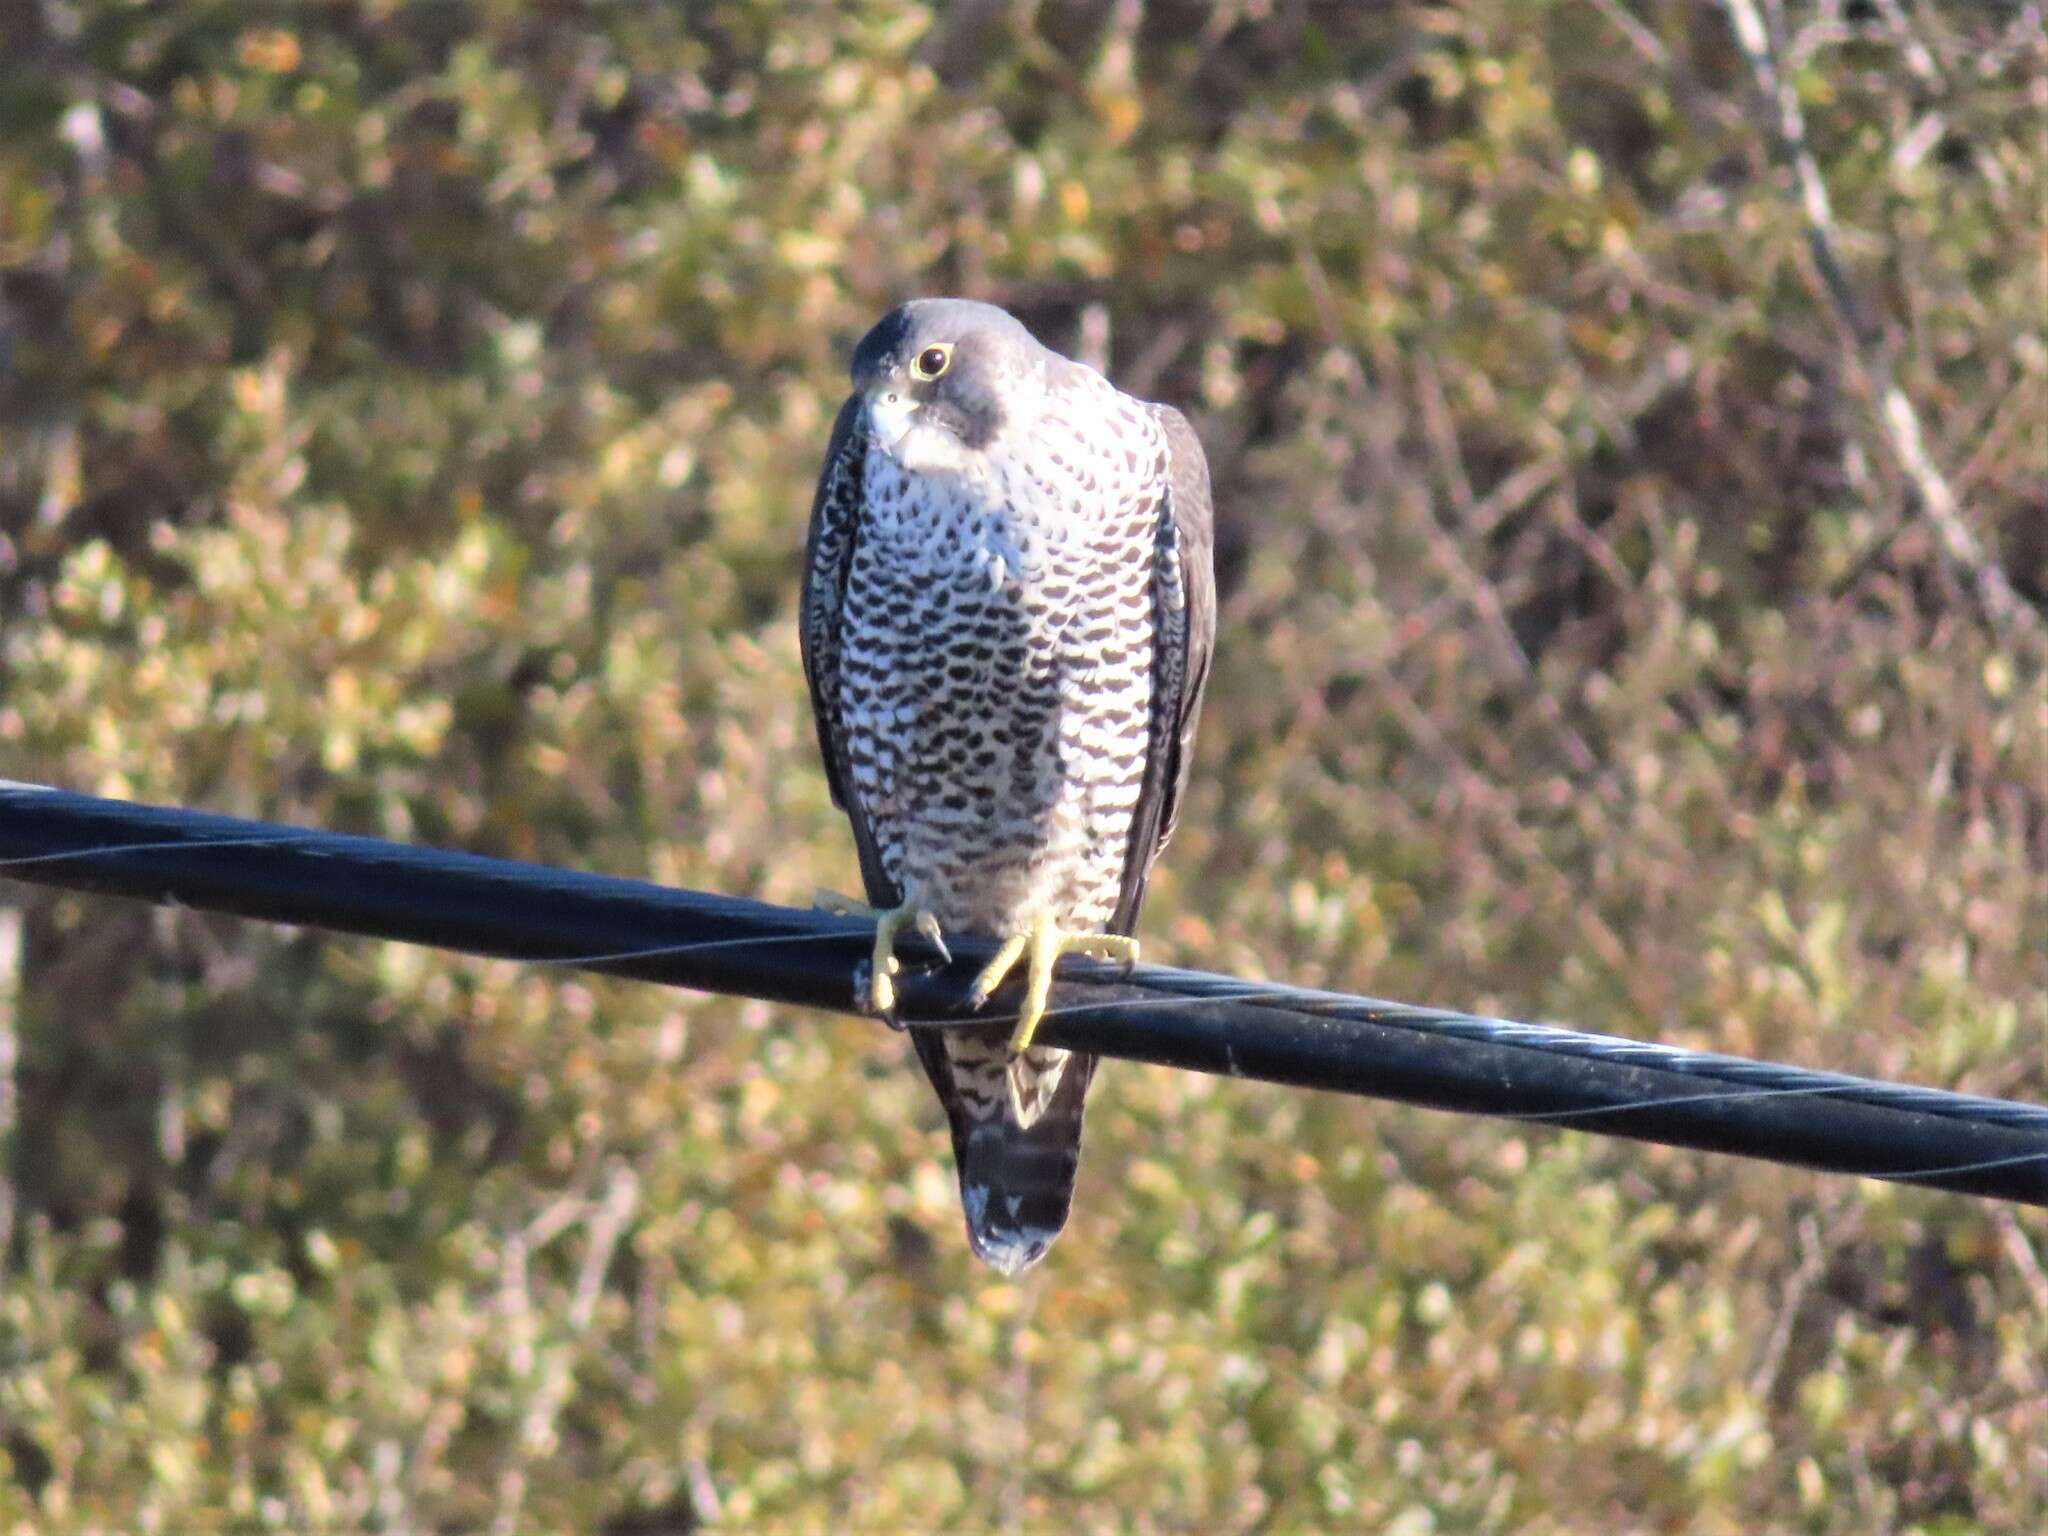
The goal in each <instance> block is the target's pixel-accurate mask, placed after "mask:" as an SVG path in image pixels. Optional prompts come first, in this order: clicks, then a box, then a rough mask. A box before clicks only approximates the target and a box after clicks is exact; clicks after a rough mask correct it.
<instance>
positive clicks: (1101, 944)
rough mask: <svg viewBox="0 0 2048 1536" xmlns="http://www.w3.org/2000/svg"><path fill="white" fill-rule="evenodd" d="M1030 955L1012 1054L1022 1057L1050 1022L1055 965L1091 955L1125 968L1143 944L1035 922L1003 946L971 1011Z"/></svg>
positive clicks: (978, 983) (976, 990) (979, 983)
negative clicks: (1048, 1008)
mask: <svg viewBox="0 0 2048 1536" xmlns="http://www.w3.org/2000/svg"><path fill="white" fill-rule="evenodd" d="M1027 950H1028V951H1029V952H1030V960H1029V961H1028V967H1029V968H1028V970H1027V972H1026V980H1025V990H1024V1007H1023V1011H1022V1012H1020V1013H1019V1014H1018V1016H1017V1029H1016V1032H1015V1033H1014V1034H1012V1035H1011V1036H1010V1054H1011V1055H1012V1056H1015V1055H1018V1054H1019V1053H1021V1052H1022V1051H1023V1050H1024V1048H1025V1047H1026V1046H1028V1045H1030V1044H1031V1037H1032V1036H1033V1035H1034V1034H1036V1033H1037V1032H1038V1021H1039V1020H1040V1019H1042V1018H1044V1017H1045V1000H1046V998H1047V997H1048V996H1050V995H1051V993H1052V968H1053V963H1054V962H1055V961H1057V960H1058V959H1059V957H1060V956H1061V955H1088V956H1090V957H1092V958H1093V959H1096V960H1121V961H1122V962H1123V963H1124V964H1125V965H1136V964H1137V963H1138V941H1137V940H1136V939H1127V938H1125V937H1124V936H1123V935H1122V934H1120V933H1068V932H1066V931H1065V930H1063V929H1062V928H1061V927H1060V925H1059V924H1058V923H1056V922H1054V921H1053V919H1052V918H1051V917H1050V916H1049V915H1046V914H1044V913H1041V914H1040V915H1039V916H1038V917H1037V918H1036V919H1035V920H1033V922H1032V924H1031V927H1030V928H1029V929H1028V930H1027V931H1025V932H1023V933H1017V934H1012V935H1011V936H1010V937H1009V938H1007V939H1005V940H1004V941H1003V947H1002V948H1001V949H999V950H997V951H996V954H995V958H994V959H993V960H991V961H989V963H988V964H987V965H986V966H984V967H983V968H982V972H981V974H980V975H979V976H977V977H975V978H974V985H973V986H972V987H971V988H969V989H968V993H967V1003H968V1006H969V1007H972V1008H979V1007H980V1006H981V1005H982V1004H983V1003H985V1002H987V1001H988V1000H989V997H990V996H991V995H992V994H993V993H994V992H995V989H996V988H997V987H999V986H1001V985H1002V984H1003V978H1004V977H1005V976H1008V975H1009V974H1010V972H1011V970H1012V969H1013V968H1015V966H1016V964H1017V960H1018V957H1019V956H1021V955H1023V954H1024V953H1025V952H1026V951H1027Z"/></svg>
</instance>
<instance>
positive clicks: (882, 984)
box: [857, 902, 953, 1013]
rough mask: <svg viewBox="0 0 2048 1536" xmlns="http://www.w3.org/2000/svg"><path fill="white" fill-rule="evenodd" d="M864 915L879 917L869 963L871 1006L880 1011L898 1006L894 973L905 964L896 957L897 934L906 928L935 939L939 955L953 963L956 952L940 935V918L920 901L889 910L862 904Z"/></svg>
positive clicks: (933, 941)
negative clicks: (954, 952)
mask: <svg viewBox="0 0 2048 1536" xmlns="http://www.w3.org/2000/svg"><path fill="white" fill-rule="evenodd" d="M857 910H858V911H859V912H860V914H861V915H862V916H867V915H870V914H872V915H873V917H874V919H875V953H874V959H873V961H872V963H871V964H870V965H869V966H868V1006H869V1007H870V1008H871V1009H872V1010H873V1011H874V1012H876V1013H888V1012H889V1011H890V1010H891V1009H893V1008H894V1007H895V1006H896V983H895V982H893V981H891V980H890V979H889V978H890V977H892V976H894V975H895V974H896V973H897V972H898V971H899V970H901V969H902V965H901V963H900V962H898V960H897V959H896V954H895V949H896V935H897V934H899V933H901V932H902V931H903V930H904V929H906V928H908V929H911V930H912V931H913V932H916V933H921V934H923V935H924V936H925V938H927V939H929V940H930V941H931V946H932V948H933V949H936V950H937V951H938V952H939V958H940V959H941V960H943V961H945V962H946V964H948V965H951V964H952V963H953V956H952V953H951V951H949V950H948V949H947V948H946V941H945V940H944V939H943V938H941V937H940V935H939V920H938V918H936V917H934V916H933V915H932V914H931V912H930V911H928V910H927V909H926V908H924V907H920V906H919V905H917V903H916V902H905V903H904V904H903V905H902V906H900V907H894V908H891V909H890V910H889V911H887V912H879V911H876V910H875V909H874V908H873V907H859V908H858V909H857Z"/></svg>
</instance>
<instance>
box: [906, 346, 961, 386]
mask: <svg viewBox="0 0 2048 1536" xmlns="http://www.w3.org/2000/svg"><path fill="white" fill-rule="evenodd" d="M952 361H953V349H952V348H951V347H949V346H946V345H944V344H943V343H941V344H940V345H938V346H935V347H926V348H925V349H924V350H923V351H922V352H920V353H918V354H917V359H916V361H915V362H913V363H912V364H911V365H910V371H911V372H912V373H914V374H916V375H917V376H918V377H919V378H920V379H936V378H937V377H938V376H939V375H940V374H942V373H944V372H945V371H946V369H947V368H948V366H950V365H951V363H952Z"/></svg>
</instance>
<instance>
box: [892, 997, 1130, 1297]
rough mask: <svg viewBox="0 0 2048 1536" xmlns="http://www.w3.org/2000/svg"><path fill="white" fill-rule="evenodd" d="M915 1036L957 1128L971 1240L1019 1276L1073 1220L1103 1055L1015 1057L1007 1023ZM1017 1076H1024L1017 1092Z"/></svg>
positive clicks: (993, 1262) (992, 1263) (956, 1156)
mask: <svg viewBox="0 0 2048 1536" xmlns="http://www.w3.org/2000/svg"><path fill="white" fill-rule="evenodd" d="M911 1039H912V1041H913V1042H914V1043H915V1044H916V1046H917V1055H918V1060H919V1062H920V1063H921V1064H922V1065H923V1067H924V1070H925V1075H926V1076H927V1077H929V1078H930V1079H931V1080H932V1087H933V1088H934V1089H936V1090H937V1091H938V1095H939V1102H940V1103H941V1104H943V1105H945V1107H946V1117H947V1119H948V1121H949V1122H950V1123H951V1126H952V1131H953V1161H954V1163H955V1165H956V1166H957V1168H958V1170H959V1175H960V1205H961V1208H962V1209H963V1210H964V1211H965V1212H966V1215H967V1241H968V1243H969V1245H970V1246H971V1247H972V1248H973V1249H974V1255H975V1257H976V1258H978V1259H980V1260H981V1261H982V1262H983V1263H984V1264H987V1265H988V1266H989V1267H990V1268H992V1269H994V1270H996V1271H998V1272H999V1273H1001V1274H1005V1275H1014V1274H1016V1273H1017V1272H1018V1271H1019V1270H1021V1269H1023V1268H1025V1267H1026V1266H1027V1265H1031V1264H1035V1263H1037V1262H1038V1261H1039V1260H1040V1259H1041V1258H1043V1257H1044V1256H1045V1252H1046V1250H1047V1249H1048V1248H1050V1247H1051V1246H1052V1242H1053V1239H1054V1238H1056V1237H1058V1236H1059V1235H1060V1230H1061V1228H1063V1227H1065V1226H1066V1224H1067V1212H1068V1210H1069V1208H1070V1207H1071V1206H1072V1204H1073V1198H1074V1174H1075V1171H1076V1170H1077V1169H1078V1168H1079V1167H1080V1164H1081V1114H1082V1109H1083V1106H1084V1104H1085V1102H1086V1099H1087V1094H1088V1083H1089V1080H1090V1079H1091V1078H1093V1077H1094V1075H1095V1062H1096V1058H1095V1057H1093V1056H1085V1055H1081V1054H1078V1053H1075V1052H1070V1051H1054V1050H1030V1051H1026V1052H1025V1053H1024V1057H1023V1058H1022V1059H1021V1060H1019V1061H1017V1062H1015V1063H1012V1062H1011V1061H1010V1059H1009V1031H1008V1029H1007V1028H998V1029H995V1030H990V1031H983V1030H978V1029H977V1030H971V1031H970V1030H958V1029H949V1030H919V1029H913V1030H912V1031H911ZM1011 1072H1016V1073H1017V1074H1019V1076H1020V1078H1021V1079H1022V1081H1020V1082H1019V1083H1018V1084H1017V1088H1016V1091H1015V1092H1014V1093H1013V1092H1012V1089H1011V1085H1010V1083H1009V1074H1010V1073H1011ZM1020 1101H1021V1102H1022V1104H1023V1106H1024V1109H1025V1113H1026V1114H1027V1115H1030V1118H1029V1119H1028V1121H1027V1120H1025V1119H1024V1118H1021V1117H1020V1116H1019V1114H1018V1104H1019V1102H1020ZM1033 1110H1036V1111H1037V1113H1036V1114H1035V1115H1033V1114H1031V1111H1033Z"/></svg>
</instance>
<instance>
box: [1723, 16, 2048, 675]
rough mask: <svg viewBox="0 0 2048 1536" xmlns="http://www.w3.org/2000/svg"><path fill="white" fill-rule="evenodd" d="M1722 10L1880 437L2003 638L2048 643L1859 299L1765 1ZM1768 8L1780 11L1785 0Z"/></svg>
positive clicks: (1945, 549) (1918, 505)
mask: <svg viewBox="0 0 2048 1536" xmlns="http://www.w3.org/2000/svg"><path fill="white" fill-rule="evenodd" d="M1721 3H1722V8H1723V9H1724V10H1725V11H1726V12H1727V13H1728V20H1729V23H1730V25H1731V27H1732V28H1733V29H1734V33H1735V41H1736V44H1737V46H1738V47H1739V48H1740V49H1741V50H1742V55H1743V57H1744V59H1745V60H1747V61H1748V63H1749V67H1750V71H1751V74H1752V75H1753V76H1754V78H1755V81H1756V87H1757V91H1758V94H1759V95H1760V96H1761V97H1762V98H1763V100H1764V103H1765V106H1766V108H1767V109H1768V111H1769V114H1770V116H1771V119H1772V122H1773V124H1774V126H1775V129H1776V132H1775V143H1776V147H1777V151H1778V154H1779V155H1780V157H1781V158H1782V159H1783V160H1784V161H1785V162H1786V163H1787V164H1788V165H1789V166H1790V167H1791V169H1792V173H1793V176H1794V177H1795V179H1796V180H1797V181H1798V184H1799V204H1800V208H1801V211H1802V212H1803V213H1804V214H1805V216H1806V235H1807V245H1808V247H1809V249H1810V250H1811V252H1812V255H1813V261H1814V265H1815V267H1816V268H1817V269H1818V271H1819V273H1820V277H1821V282H1822V286H1824V287H1825V288H1826V289H1827V291H1828V297H1829V299H1830V300H1831V301H1832V302H1833V304H1834V308H1835V313H1836V316H1837V318H1838V319H1839V320H1840V321H1841V323H1842V325H1843V326H1844V328H1845V329H1846V331H1847V333H1848V337H1849V343H1848V345H1847V346H1846V347H1845V350H1846V351H1847V352H1848V353H1849V357H1848V361H1849V362H1850V363H1851V364H1852V366H1853V367H1854V369H1855V371H1856V372H1858V373H1860V374H1861V375H1862V376H1863V378H1864V379H1866V380H1867V381H1868V384H1869V393H1870V396H1871V400H1872V403H1873V405H1874V406H1875V411H1874V415H1875V418H1876V419H1875V425H1876V427H1877V429H1878V435H1879V437H1880V438H1881V440H1882V441H1883V443H1884V445H1885V448H1886V450H1887V451H1888V453H1889V454H1890V456H1891V458H1892V461H1893V463H1894V464H1895V465H1896V466H1897V467H1898V469H1899V472H1900V473H1901V474H1903V475H1904V476H1905V477H1906V479H1907V481H1908V482H1909V483H1910V484H1911V486H1912V487H1913V501H1914V504H1915V508H1916V510H1917V511H1918V512H1919V513H1920V515H1921V516H1922V517H1924V518H1926V520H1927V522H1928V524H1929V525H1930V526H1931V527H1932V528H1933V529H1934V533H1935V537H1936V538H1937V539H1938V540H1939V541H1940V544H1941V549H1942V552H1943V554H1945V555H1946V556H1947V557H1948V559H1949V560H1950V561H1951V562H1952V563H1953V564H1954V565H1955V567H1956V568H1957V569H1958V570H1959V571H1961V572H1962V574H1963V575H1964V577H1965V578H1966V579H1967V581H1968V583H1969V586H1970V590H1971V591H1972V593H1974V595H1975V597H1976V599H1977V603H1978V605H1979V606H1980V607H1981V608H1982V610H1983V613H1984V617H1985V619H1986V620H1987V621H1988V622H1989V623H1990V624H1991V626H1992V628H1993V629H1994V630H1995V631H1997V633H1998V635H1999V638H2000V639H2001V640H2002V641H2004V642H2006V643H2007V644H2011V643H2014V642H2015V641H2024V642H2025V643H2027V644H2029V645H2039V644H2040V643H2041V641H2042V640H2043V637H2044V630H2043V625H2042V621H2041V616H2040V614H2038V613H2037V612H2035V610H2034V608H2033V607H2032V605H2030V604H2029V603H2028V602H2027V601H2026V599H2025V598H2023V597H2021V596H2020V595H2019V593H2018V592H2017V591H2015V590H2014V589H2013V585H2012V581H2011V578H2009V577H2008V576H2007V575H2006V573H2005V570H2004V568H2003V567H2002V566H2001V565H2000V564H1999V563H1998V561H1997V560H1996V559H1995V558H1994V557H1993V556H1992V555H1991V554H1990V553H1989V552H1988V551H1986V550H1985V548H1984V546H1983V543H1982V542H1981V541H1980V540H1979V539H1978V537H1977V535H1976V532H1975V531H1974V530H1973V529H1972V528H1971V527H1970V524H1969V521H1968V519H1967V518H1966V517H1965V516H1964V513H1963V510H1962V507H1961V506H1960V505H1959V504H1958V502H1957V500H1956V497H1955V492H1954V491H1953V490H1952V489H1951V488H1950V485H1949V482H1948V480H1947V478H1946V477H1945V476H1944V475H1943V474H1942V471H1941V468H1940V466H1939V465H1937V464H1936V463H1935V462H1934V458H1933V456H1932V455H1931V454H1930V453H1929V452H1928V449H1927V440H1926V434H1925V433H1924V432H1923V431H1922V430H1921V426H1920V414H1919V412H1918V411H1917V410H1915V409H1914V406H1913V402H1912V401H1911V400H1910V399H1908V398H1907V396H1906V392H1905V390H1904V389H1902V388H1901V387H1900V386H1899V383H1898V381H1897V379H1896V378H1894V376H1893V373H1892V367H1891V361H1890V359H1889V358H1888V357H1887V356H1886V355H1885V352H1884V346H1883V337H1882V334H1881V331H1880V329H1879V327H1878V326H1877V325H1876V323H1875V322H1874V321H1873V320H1872V319H1871V317H1870V316H1869V314H1868V313H1867V312H1866V311H1865V309H1864V307H1863V304H1862V301H1861V300H1860V299H1859V298H1858V296H1857V292H1856V287H1855V284H1854V283H1853V282H1852V281H1851V279H1850V276H1849V270H1848V267H1847V265H1846V263H1844V261H1843V260H1842V256H1841V251H1840V239H1841V231H1840V229H1839V227H1838V226H1837V224H1836V222H1835V212H1834V204H1833V201H1832V200H1831V199H1830V198H1829V196H1828V188H1827V182H1826V181H1825V180H1824V179H1823V178H1822V176H1821V172H1820V164H1819V162H1818V161H1816V160H1815V159H1814V156H1813V151H1812V149H1811V147H1810V146H1809V145H1808V143H1807V136H1806V114H1805V113H1804V112H1803V111H1802V110H1801V108H1800V105H1799V95H1798V92H1797V91H1796V90H1795V89H1794V88H1793V86H1792V83H1791V81H1789V80H1788V79H1786V78H1785V76H1784V74H1783V73H1782V72H1781V71H1780V70H1779V68H1778V64H1777V49H1776V47H1775V46H1774V44H1773V42H1772V39H1771V32H1770V28H1769V27H1768V26H1767V25H1766V24H1765V20H1764V15H1763V12H1762V11H1761V10H1759V9H1758V7H1757V4H1756V0H1721ZM1766 3H1768V4H1770V5H1771V6H1772V7H1773V10H1774V11H1775V9H1776V6H1777V0H1766Z"/></svg>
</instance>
